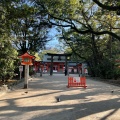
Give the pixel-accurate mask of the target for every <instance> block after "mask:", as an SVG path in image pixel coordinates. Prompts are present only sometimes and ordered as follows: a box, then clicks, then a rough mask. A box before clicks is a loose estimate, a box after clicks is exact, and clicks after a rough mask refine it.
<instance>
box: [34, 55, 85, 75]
mask: <svg viewBox="0 0 120 120" xmlns="http://www.w3.org/2000/svg"><path fill="white" fill-rule="evenodd" d="M65 59H66V58H65V56H64V55H61V54H60V56H59V54H57V56H56V54H55V56H53V67H52V70H53V73H64V71H65V67H66V61H65ZM82 64H83V63H77V62H72V61H70V56H67V69H68V72H69V73H78V70H79V71H80V72H82ZM40 69H42V71H43V73H50V69H51V56H49V54H45V55H44V57H43V61H34V70H35V71H36V72H39V70H40Z"/></svg>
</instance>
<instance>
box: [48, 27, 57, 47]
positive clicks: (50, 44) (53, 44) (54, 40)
mask: <svg viewBox="0 0 120 120" xmlns="http://www.w3.org/2000/svg"><path fill="white" fill-rule="evenodd" d="M56 34H58V32H57V30H56V29H55V28H52V29H51V30H50V32H49V34H48V35H49V36H50V37H51V38H52V40H51V41H49V42H48V43H47V45H46V47H56V46H57V45H59V41H58V39H57V37H56Z"/></svg>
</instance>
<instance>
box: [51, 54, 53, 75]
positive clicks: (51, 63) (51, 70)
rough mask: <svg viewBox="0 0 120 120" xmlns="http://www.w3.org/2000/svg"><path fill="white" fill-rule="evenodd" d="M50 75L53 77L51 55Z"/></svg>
mask: <svg viewBox="0 0 120 120" xmlns="http://www.w3.org/2000/svg"><path fill="white" fill-rule="evenodd" d="M50 75H51V76H52V75H53V55H51V66H50Z"/></svg>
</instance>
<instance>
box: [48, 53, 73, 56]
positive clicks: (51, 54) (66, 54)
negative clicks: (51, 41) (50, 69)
mask: <svg viewBox="0 0 120 120" xmlns="http://www.w3.org/2000/svg"><path fill="white" fill-rule="evenodd" d="M47 55H49V56H71V55H72V54H70V53H64V54H63V53H62V54H56V53H47Z"/></svg>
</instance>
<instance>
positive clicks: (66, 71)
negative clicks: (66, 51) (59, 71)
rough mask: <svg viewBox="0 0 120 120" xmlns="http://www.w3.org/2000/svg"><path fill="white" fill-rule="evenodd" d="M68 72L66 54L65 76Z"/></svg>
mask: <svg viewBox="0 0 120 120" xmlns="http://www.w3.org/2000/svg"><path fill="white" fill-rule="evenodd" d="M67 74H68V66H67V56H65V76H66V75H67Z"/></svg>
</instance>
